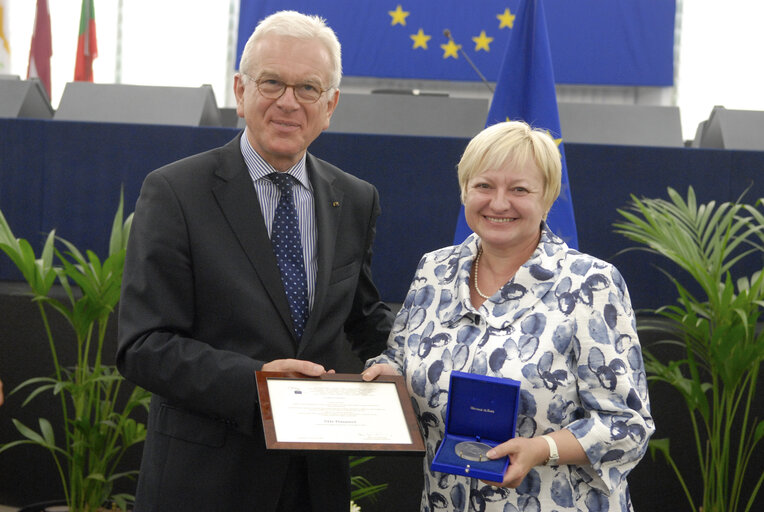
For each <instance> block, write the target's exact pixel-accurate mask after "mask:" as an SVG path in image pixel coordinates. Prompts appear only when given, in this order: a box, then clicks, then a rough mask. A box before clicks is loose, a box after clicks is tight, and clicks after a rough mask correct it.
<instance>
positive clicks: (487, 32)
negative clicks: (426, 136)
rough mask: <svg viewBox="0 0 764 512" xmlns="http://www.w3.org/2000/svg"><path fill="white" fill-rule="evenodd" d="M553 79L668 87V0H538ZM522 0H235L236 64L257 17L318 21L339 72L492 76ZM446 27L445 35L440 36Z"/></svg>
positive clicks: (671, 9) (671, 5)
mask: <svg viewBox="0 0 764 512" xmlns="http://www.w3.org/2000/svg"><path fill="white" fill-rule="evenodd" d="M543 3H544V6H545V8H546V12H547V21H548V27H549V40H550V45H551V48H552V57H553V59H552V65H553V68H554V74H555V78H556V79H557V81H558V83H568V84H604V85H645V86H671V85H673V80H674V67H673V62H674V61H673V59H674V16H675V11H676V0H607V1H603V0H543ZM519 4H520V0H475V1H465V0H363V1H360V2H359V1H358V0H321V1H320V2H316V1H315V0H241V2H240V8H239V37H238V44H237V63H238V61H239V60H240V59H241V52H242V50H243V49H244V45H245V43H246V42H247V39H248V38H249V36H250V34H251V33H252V31H253V30H254V28H255V26H256V25H257V23H258V21H260V20H261V19H263V18H264V17H266V16H268V15H269V14H272V13H274V12H276V11H280V10H285V9H291V10H296V11H299V12H302V13H305V14H316V15H319V16H321V17H323V18H325V19H326V22H327V24H328V25H329V26H330V27H332V29H334V31H335V32H336V33H337V37H338V39H339V40H340V43H341V44H342V64H343V68H344V69H343V71H344V74H345V75H347V76H359V77H379V78H396V79H398V78H400V79H416V80H458V81H477V80H480V78H479V75H478V74H476V73H475V71H474V70H473V69H472V67H471V66H470V65H469V64H468V62H467V60H466V58H465V55H466V56H468V57H469V59H471V60H472V61H473V62H474V64H475V66H476V67H477V68H478V69H479V70H480V71H481V73H482V74H483V75H484V76H485V77H486V78H487V79H488V80H489V81H492V82H495V81H496V80H497V78H498V76H499V69H500V68H501V64H502V58H503V55H504V48H506V45H507V41H508V40H509V36H510V34H511V32H512V30H513V28H512V27H513V25H514V24H515V22H516V19H515V17H516V15H517V9H518V5H519ZM446 30H448V31H449V32H450V34H451V38H449V37H447V36H446V35H445V31H446Z"/></svg>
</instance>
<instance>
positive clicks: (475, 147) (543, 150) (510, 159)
mask: <svg viewBox="0 0 764 512" xmlns="http://www.w3.org/2000/svg"><path fill="white" fill-rule="evenodd" d="M531 159H532V160H533V163H535V164H536V167H537V168H538V170H539V171H540V172H541V175H542V177H543V178H544V193H543V196H542V197H543V200H544V205H545V208H544V212H545V213H544V218H545V219H546V214H547V213H548V212H549V209H550V208H551V207H552V204H553V203H554V202H555V200H556V199H557V196H559V195H560V186H561V181H562V160H561V157H560V150H559V149H557V144H555V141H554V140H553V139H552V137H551V136H550V135H549V134H548V133H547V132H545V131H542V130H539V129H535V128H531V126H529V125H528V124H527V123H525V122H522V121H507V122H504V123H497V124H494V125H491V126H489V127H488V128H486V129H485V130H483V131H481V132H480V133H478V134H477V135H476V136H475V137H474V138H473V139H472V140H471V141H470V143H469V144H468V145H467V148H466V149H465V150H464V154H463V155H462V159H461V160H460V161H459V165H458V167H457V169H458V177H459V188H460V189H461V192H462V204H464V201H465V199H466V198H467V185H468V184H469V182H470V180H471V179H472V178H474V177H476V176H478V175H480V174H482V173H483V172H485V171H488V170H491V169H498V168H499V167H501V166H502V165H509V166H511V167H522V166H524V165H525V164H527V163H528V162H529V161H531Z"/></svg>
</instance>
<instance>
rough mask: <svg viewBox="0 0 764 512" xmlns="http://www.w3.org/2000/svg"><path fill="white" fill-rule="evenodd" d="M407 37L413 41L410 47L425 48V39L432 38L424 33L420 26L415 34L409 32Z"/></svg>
mask: <svg viewBox="0 0 764 512" xmlns="http://www.w3.org/2000/svg"><path fill="white" fill-rule="evenodd" d="M409 37H410V38H411V39H413V41H414V46H413V47H412V48H413V49H417V48H424V49H425V50H426V49H427V41H429V40H430V39H432V36H428V35H426V34H425V33H424V31H423V30H422V29H421V28H420V29H419V32H417V33H416V34H411V35H410V36H409Z"/></svg>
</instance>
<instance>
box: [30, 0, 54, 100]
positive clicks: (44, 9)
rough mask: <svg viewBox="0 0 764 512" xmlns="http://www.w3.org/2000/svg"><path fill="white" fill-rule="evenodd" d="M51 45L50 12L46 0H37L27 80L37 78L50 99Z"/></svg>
mask: <svg viewBox="0 0 764 512" xmlns="http://www.w3.org/2000/svg"><path fill="white" fill-rule="evenodd" d="M51 55H53V44H52V43H51V36H50V11H49V10H48V0H37V12H36V13H35V17H34V32H33V33H32V44H31V45H30V46H29V67H28V68H27V78H39V79H40V83H42V86H43V87H44V88H45V91H46V92H47V93H48V98H50V57H51Z"/></svg>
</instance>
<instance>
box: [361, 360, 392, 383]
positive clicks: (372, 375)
mask: <svg viewBox="0 0 764 512" xmlns="http://www.w3.org/2000/svg"><path fill="white" fill-rule="evenodd" d="M380 375H398V372H397V371H395V368H393V367H392V366H390V365H389V364H375V365H372V366H369V367H368V368H366V369H365V370H364V371H363V372H361V378H362V379H363V380H365V381H366V382H369V381H371V380H374V379H376V378H377V377H379V376H380Z"/></svg>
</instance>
